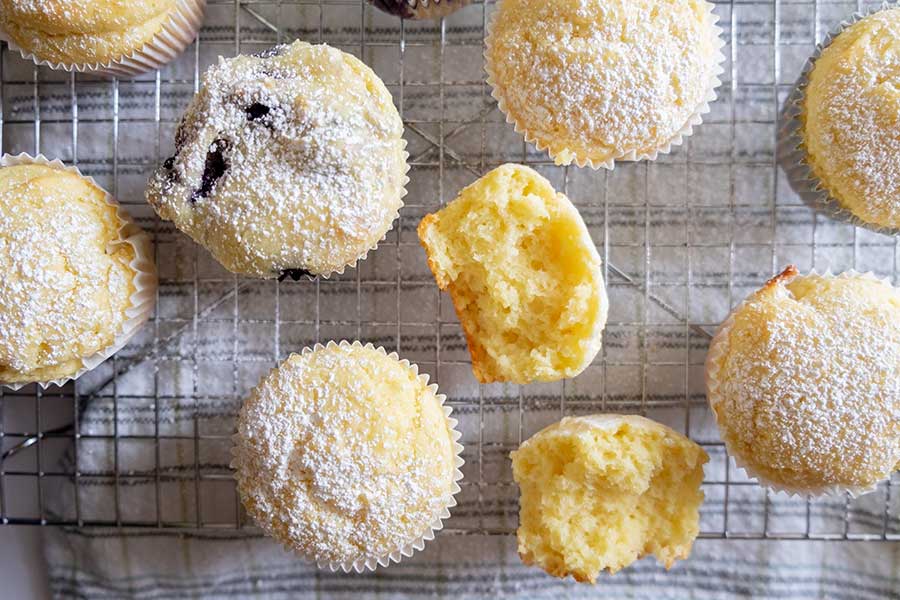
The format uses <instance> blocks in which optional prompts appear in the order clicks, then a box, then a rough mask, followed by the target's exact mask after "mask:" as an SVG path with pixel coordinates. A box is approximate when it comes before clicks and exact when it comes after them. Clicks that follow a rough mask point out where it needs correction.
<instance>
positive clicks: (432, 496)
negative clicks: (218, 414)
mask: <svg viewBox="0 0 900 600" xmlns="http://www.w3.org/2000/svg"><path fill="white" fill-rule="evenodd" d="M436 390H437V388H436V386H433V385H432V386H429V385H427V378H423V377H419V375H418V374H417V370H416V368H415V367H411V366H410V364H409V363H408V362H406V361H400V360H398V359H397V357H396V355H393V354H392V355H386V354H385V353H384V351H383V350H380V349H375V348H373V347H372V346H371V345H367V346H362V345H360V344H359V343H358V342H356V343H354V344H353V345H350V344H348V343H346V342H342V343H341V344H335V343H334V342H331V343H329V344H328V346H327V347H321V346H319V347H317V348H316V349H315V350H309V349H307V350H304V351H303V353H302V354H299V355H298V354H294V355H291V356H290V357H289V358H288V359H287V360H285V361H284V362H283V363H282V364H281V365H280V366H279V367H278V368H277V369H275V370H273V371H272V372H271V373H269V375H267V376H266V377H265V378H263V380H262V381H261V382H260V384H259V385H258V386H257V387H256V389H254V390H253V391H252V392H251V394H250V397H249V398H248V399H247V400H246V401H245V402H244V405H243V407H242V408H241V412H240V416H239V418H238V426H237V435H236V436H235V448H234V463H233V466H234V467H235V468H236V469H237V481H238V489H239V491H240V494H241V498H242V500H243V503H244V506H245V507H246V509H247V512H248V513H249V514H250V515H251V516H252V517H253V518H254V519H255V520H256V522H257V523H258V524H259V525H260V526H261V527H262V528H263V529H264V530H265V531H266V532H267V533H268V534H270V535H272V536H273V537H274V538H275V539H276V540H278V541H279V542H281V543H282V544H284V545H285V546H286V547H287V548H290V549H293V550H296V551H298V552H299V553H301V554H302V555H304V556H306V557H308V558H310V559H313V560H316V561H317V562H320V563H329V564H332V565H335V566H337V565H348V564H351V563H352V564H353V565H354V566H355V567H357V568H359V565H360V564H361V563H364V562H365V561H366V559H370V558H375V559H379V558H384V559H386V558H387V556H388V555H389V554H392V553H394V552H395V551H399V550H400V549H401V548H404V547H405V546H407V545H409V544H413V543H415V542H418V541H419V540H420V539H421V538H422V537H423V536H425V535H426V534H428V533H429V532H430V531H431V527H432V525H433V524H434V523H435V522H436V520H438V519H439V518H441V516H442V513H445V514H446V510H445V509H446V508H447V507H448V506H450V504H451V502H452V494H453V493H455V491H456V490H458V487H457V486H456V484H455V478H456V473H457V471H456V461H457V459H456V457H455V454H456V452H457V450H456V448H455V446H456V445H455V444H454V439H455V437H457V435H458V434H455V433H454V432H453V431H452V429H451V428H452V422H451V420H449V419H448V418H447V416H446V415H445V411H444V408H443V407H442V405H441V402H440V400H439V399H438V397H437V396H436Z"/></svg>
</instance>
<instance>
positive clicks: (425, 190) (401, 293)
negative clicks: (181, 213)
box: [0, 0, 900, 540]
mask: <svg viewBox="0 0 900 600" xmlns="http://www.w3.org/2000/svg"><path fill="white" fill-rule="evenodd" d="M867 7H868V6H867V5H863V4H857V3H854V2H849V3H848V2H826V1H824V0H823V1H817V2H805V1H800V2H794V1H790V2H789V1H788V0H774V1H766V2H757V1H749V2H741V1H738V0H734V1H732V2H718V3H717V4H716V7H715V8H716V13H717V14H718V15H719V16H720V18H721V24H722V26H723V29H724V34H723V35H724V37H725V41H726V42H727V46H726V47H725V52H726V55H727V57H728V61H727V65H726V72H725V75H724V77H723V79H724V80H725V82H724V84H723V86H722V88H721V89H720V98H719V100H718V101H717V102H716V103H715V104H714V106H713V108H712V112H711V113H710V114H709V115H707V116H706V118H705V120H704V124H703V125H702V126H700V128H699V129H698V130H696V132H695V134H694V135H693V136H692V137H691V138H689V139H688V141H687V143H686V144H685V145H684V146H683V147H680V148H677V149H676V150H675V152H673V153H672V154H671V155H668V156H664V157H661V158H660V159H659V160H658V161H656V162H652V163H649V162H643V163H636V164H620V165H619V166H617V167H616V169H615V170H614V171H612V172H607V171H599V172H593V171H589V170H584V169H576V168H560V167H555V166H554V165H553V164H552V163H551V162H550V161H548V160H547V157H546V156H545V155H543V154H542V153H537V152H535V151H534V149H533V148H530V147H528V146H527V145H525V144H524V143H523V142H522V140H521V139H520V137H519V136H518V135H516V134H515V133H514V132H513V131H512V128H511V127H510V126H508V125H506V124H505V123H504V121H503V118H502V115H500V114H499V113H498V111H497V110H496V106H495V103H494V102H493V101H492V99H491V98H490V93H489V90H488V88H487V86H486V85H485V83H484V75H483V71H482V43H483V36H484V29H485V24H486V23H488V20H489V17H490V13H491V11H492V10H493V5H492V4H491V3H487V4H482V3H479V2H476V3H473V4H472V5H470V6H467V7H465V8H464V9H462V10H460V11H459V12H457V13H455V14H454V15H452V16H450V17H448V18H446V19H444V20H441V21H428V22H413V21H406V22H401V21H399V20H398V19H396V18H394V17H391V16H389V15H385V14H383V13H380V12H379V11H377V10H376V9H373V8H372V7H371V6H369V5H368V4H367V3H366V2H358V1H356V0H353V1H347V2H342V1H337V0H335V1H327V2H293V1H288V0H284V1H281V2H263V1H256V0H247V1H241V2H238V1H232V0H211V1H210V3H209V7H208V11H207V17H206V22H205V25H204V28H203V30H202V31H201V34H200V37H199V39H198V41H197V42H195V43H194V44H193V45H192V46H191V47H190V48H189V49H188V51H187V52H186V53H185V54H184V55H183V56H182V57H181V58H180V59H179V60H178V61H176V62H175V63H174V64H173V65H170V66H168V67H166V68H165V69H164V70H162V71H161V72H159V73H151V74H147V75H144V76H141V77H138V78H136V79H134V80H120V81H115V80H113V81H110V80H104V79H101V78H95V77H90V76H83V75H69V74H66V73H60V72H53V71H50V70H47V69H45V68H35V67H34V66H33V65H31V64H30V63H26V62H25V61H23V60H21V59H20V58H19V57H18V55H16V54H14V53H12V52H10V51H9V50H8V49H7V48H5V47H3V48H2V57H0V58H2V60H0V82H2V86H0V109H2V110H0V124H2V127H0V149H2V151H3V152H9V153H18V152H21V151H25V152H29V153H38V152H42V153H44V154H45V155H47V156H49V157H51V158H61V159H63V160H66V161H68V162H70V163H74V164H76V165H78V166H79V167H80V168H81V169H82V170H83V171H84V172H85V173H87V174H90V175H93V176H94V177H95V178H97V179H98V181H100V182H101V184H102V185H105V186H106V187H107V188H108V189H109V190H110V191H112V192H113V193H114V194H115V195H116V196H117V197H118V198H119V199H120V201H121V202H122V203H123V204H125V205H126V206H127V207H128V208H129V210H130V211H131V212H132V214H133V215H135V217H136V218H137V220H138V222H139V223H141V224H142V225H143V226H144V227H145V228H146V229H147V230H148V231H149V232H151V233H152V235H153V238H154V241H155V243H156V255H157V261H158V263H159V267H160V291H159V297H158V308H157V312H156V314H155V318H154V319H153V320H152V321H151V322H149V323H148V324H147V325H146V327H145V328H144V330H143V331H142V333H141V334H140V335H139V336H138V337H137V338H136V339H135V340H134V341H133V342H132V343H130V344H129V345H128V347H126V348H125V349H124V350H122V351H121V352H120V353H119V354H118V355H117V356H116V357H114V358H113V359H111V360H109V361H107V363H105V364H104V365H102V366H101V367H100V368H98V369H97V370H95V371H94V372H92V373H90V374H88V375H86V376H85V377H83V378H82V379H80V380H79V381H78V382H77V384H69V385H67V386H65V387H63V388H61V389H60V388H51V389H49V390H47V391H41V390H39V389H37V388H35V387H34V386H32V387H29V388H24V389H22V390H20V391H18V392H11V391H3V392H0V447H2V452H3V454H2V461H0V522H2V523H4V524H40V525H70V526H134V527H155V528H167V529H173V528H174V529H178V528H190V529H197V528H203V529H205V528H220V529H222V528H226V529H233V528H250V527H252V524H251V523H249V522H248V520H247V519H246V517H245V516H244V514H243V512H242V510H241V507H240V503H239V501H238V499H237V496H236V493H235V490H234V484H233V481H232V476H231V472H230V470H229V468H228V448H229V446H230V434H231V432H232V429H233V424H234V416H235V414H236V412H237V410H238V407H239V405H240V400H241V398H242V397H243V396H244V395H245V394H246V392H247V390H248V389H249V388H250V387H252V386H253V385H254V384H255V382H256V381H257V379H258V377H259V376H260V375H261V374H263V373H264V372H266V371H267V370H268V369H269V368H271V367H272V366H274V365H275V364H276V363H277V361H279V360H280V359H283V358H284V357H286V356H287V355H288V354H289V353H290V352H291V351H296V350H299V349H300V348H302V347H303V346H306V345H310V344H312V343H315V342H324V341H327V340H330V339H342V338H347V339H361V340H364V341H371V342H373V343H375V344H376V345H383V346H385V347H386V348H388V349H389V350H396V351H398V352H399V353H400V354H401V356H404V357H406V358H409V359H410V360H412V361H414V362H417V363H418V364H419V365H420V367H421V369H422V370H423V371H425V372H427V373H430V374H431V375H432V376H433V377H434V378H436V381H437V382H438V383H439V385H440V386H441V389H442V391H443V392H444V393H446V394H447V395H448V397H449V399H450V403H451V404H452V405H453V407H454V409H455V411H456V413H457V416H458V417H459V418H460V427H461V429H462V430H463V439H462V440H461V441H462V442H463V443H464V444H465V447H466V450H465V454H464V458H465V460H466V466H465V480H464V481H463V482H462V488H463V491H462V493H461V494H460V496H459V497H458V499H459V503H460V505H459V507H458V508H457V509H456V510H455V511H454V513H453V518H452V519H451V520H450V521H449V522H448V523H447V528H446V529H445V531H444V532H443V533H442V535H444V534H447V533H451V534H454V533H455V534H510V533H513V532H514V531H515V527H516V513H517V509H518V507H517V491H516V488H515V485H514V483H513V482H512V477H511V472H510V465H509V460H508V454H509V451H510V450H512V449H514V448H515V447H516V446H517V445H518V443H519V442H520V441H521V440H522V439H524V438H526V437H528V436H529V435H531V434H533V433H534V432H536V431H537V430H538V429H540V428H541V427H543V426H544V425H546V424H548V423H550V422H553V421H555V420H556V419H558V418H560V417H561V416H562V415H565V414H576V413H590V412H599V411H608V412H627V413H640V414H645V415H648V416H650V417H651V418H654V419H657V420H660V421H663V422H665V423H667V424H669V425H671V426H673V427H675V428H676V429H678V430H680V431H682V432H684V433H686V434H688V435H689V436H691V437H692V438H693V439H695V440H696V441H697V442H699V443H700V444H702V445H703V447H704V448H705V449H706V450H707V452H708V453H709V454H710V456H711V462H710V464H709V465H708V466H707V469H706V478H705V481H704V491H705V492H706V497H707V500H706V503H705V504H704V507H703V509H702V514H701V529H702V532H701V536H703V537H709V538H738V539H763V538H778V539H783V538H790V539H854V540H897V539H900V489H898V484H900V478H898V476H897V475H895V476H894V478H893V481H891V482H886V483H882V484H881V485H880V486H879V487H878V489H877V490H876V491H875V492H873V493H871V494H868V495H866V496H863V497H861V498H859V499H855V500H854V499H851V498H849V497H839V498H828V499H824V500H808V499H802V498H789V497H787V496H782V495H780V494H773V493H770V492H767V491H766V490H764V489H762V488H760V487H759V486H757V485H756V484H755V483H753V482H752V481H748V480H747V479H745V478H744V477H743V475H742V473H741V472H740V471H738V470H736V469H735V468H734V467H733V465H732V464H731V463H730V461H729V460H728V457H727V456H726V453H725V451H724V447H723V446H722V444H721V442H720V441H719V439H718V436H717V433H716V429H715V426H714V423H713V420H712V418H711V415H710V412H709V410H708V409H707V407H706V403H705V397H704V393H703V359H704V355H705V352H706V347H707V344H708V341H709V338H710V334H711V333H712V332H713V331H714V329H715V327H716V325H717V323H718V322H719V321H720V320H721V319H722V318H723V317H724V316H725V315H726V314H727V312H728V309H729V307H731V306H733V305H734V304H736V303H737V302H739V301H740V300H741V299H742V298H743V297H744V296H745V295H746V294H747V293H748V292H750V291H751V290H753V289H755V288H757V287H759V286H760V285H761V284H762V282H763V281H764V280H765V279H767V278H768V277H769V276H770V275H772V274H773V273H774V272H776V271H777V270H779V269H780V268H781V267H782V266H784V265H785V264H787V263H795V264H797V265H799V267H800V268H801V269H810V268H817V269H819V270H823V269H826V268H831V269H832V270H835V271H840V270H844V269H849V268H855V269H857V270H860V271H866V270H872V271H874V272H875V273H876V274H878V275H880V276H884V277H890V278H891V279H892V280H893V282H894V283H895V284H896V283H897V282H898V269H897V263H898V258H900V247H898V243H897V240H896V239H895V238H890V237H886V236H881V235H877V234H874V233H871V232H869V231H866V230H864V229H857V228H854V227H853V226H851V225H847V224H841V223H836V222H834V221H831V220H829V219H828V218H826V217H823V216H818V215H816V213H815V212H814V211H813V210H812V209H811V208H809V207H808V206H807V205H806V204H805V203H804V202H803V201H802V199H801V197H800V196H799V195H798V194H797V193H796V192H795V191H794V190H793V189H792V187H791V184H790V182H788V181H787V180H786V178H785V175H784V172H783V171H782V169H781V167H780V166H779V164H778V156H777V153H776V147H777V144H778V141H779V140H778V135H779V134H778V129H779V115H780V113H781V111H782V109H783V105H784V102H785V99H786V98H787V97H788V95H789V94H790V92H791V90H792V89H793V86H794V83H795V80H796V78H797V76H798V75H799V73H800V71H801V68H802V65H803V63H804V61H805V60H806V59H807V57H808V56H809V55H810V54H811V53H812V52H813V49H814V46H815V43H816V41H817V40H821V39H822V38H823V37H824V35H825V33H826V32H827V31H828V30H829V29H830V28H831V27H832V26H833V25H834V24H836V23H837V22H839V21H840V20H841V19H844V18H846V17H847V16H849V15H850V14H852V13H853V12H855V11H858V10H862V9H865V8H867ZM295 38H300V39H304V40H307V41H312V42H327V43H329V44H332V45H334V46H337V47H339V48H341V49H343V50H346V51H348V52H352V53H353V54H355V55H357V56H359V57H360V58H362V59H363V60H364V61H365V62H366V63H367V64H369V65H370V66H372V67H373V68H374V69H375V70H376V72H378V73H379V75H380V76H381V77H382V78H383V79H384V81H385V82H386V84H387V85H388V88H389V89H390V90H391V92H392V94H393V95H394V99H395V101H396V103H397V106H398V108H399V110H400V111H401V114H402V116H403V118H404V122H405V124H406V136H407V139H408V141H409V150H410V155H411V156H410V164H411V171H410V177H411V181H410V184H409V195H408V196H407V198H406V206H405V208H404V209H403V211H402V212H401V217H400V221H399V223H398V224H396V226H395V228H394V230H393V231H392V232H391V233H390V234H389V235H388V238H387V239H386V240H385V241H384V242H383V243H382V244H381V245H380V247H379V248H378V250H377V251H376V252H374V253H371V254H370V255H369V257H368V258H367V259H366V260H365V261H363V262H362V263H360V266H359V268H357V269H349V270H348V271H347V272H346V273H345V274H343V275H342V276H337V277H334V278H332V279H330V280H319V281H315V282H307V281H303V282H289V281H288V282H282V283H278V282H260V281H251V280H245V279H241V278H236V277H234V276H232V275H230V274H228V273H227V272H225V271H223V270H222V269H221V267H219V266H218V265H217V264H216V263H215V261H214V260H212V259H211V258H210V257H209V256H208V255H207V254H206V252H205V251H203V250H202V249H199V248H198V247H197V246H196V245H194V244H192V243H191V242H190V241H189V240H188V239H187V238H185V236H183V235H182V234H180V233H178V232H177V231H174V230H173V229H172V228H171V226H169V225H168V224H166V223H162V222H160V221H159V220H158V219H156V218H155V216H154V215H153V213H152V211H150V210H149V209H148V207H147V206H146V205H145V203H144V200H143V188H144V185H145V183H146V180H147V177H148V175H149V173H150V172H151V171H152V169H153V168H155V166H156V165H157V164H158V163H159V162H160V160H161V159H162V158H164V157H165V156H167V155H168V154H170V153H171V152H170V149H171V144H172V138H173V131H174V128H175V126H176V125H177V122H178V119H179V117H180V115H181V112H182V111H183V109H184V107H185V105H186V104H187V102H188V101H189V99H190V97H191V95H192V94H193V92H194V91H195V90H196V89H197V87H198V78H199V75H200V74H201V73H202V72H203V70H204V69H205V68H206V67H207V66H208V65H209V64H211V63H212V62H213V61H214V60H216V57H217V56H219V55H224V56H231V55H234V54H236V53H240V52H255V51H259V50H262V49H264V48H266V47H269V46H271V45H273V44H275V43H280V42H287V41H292V40H293V39H295ZM507 161H517V162H523V163H527V164H529V165H532V166H534V167H535V168H537V169H538V170H540V171H541V172H542V173H544V174H545V175H546V176H548V177H549V178H550V179H551V180H552V181H553V182H554V184H555V185H556V186H557V187H558V188H560V189H563V190H564V191H565V192H566V193H567V194H568V195H569V196H570V197H571V198H572V199H573V201H574V202H575V203H576V205H577V206H578V207H579V209H580V211H581V213H582V215H583V216H584V218H585V221H586V222H587V224H588V227H589V229H590V231H591V233H592V235H593V236H594V240H595V242H596V244H597V246H598V248H599V250H600V252H601V255H602V256H603V259H604V275H605V277H606V282H607V285H608V288H609V294H610V302H611V309H610V319H609V324H608V326H607V328H606V332H605V339H604V347H603V350H602V352H601V354H600V355H599V356H598V357H597V359H596V361H595V362H594V364H592V365H591V366H590V367H589V368H588V369H587V370H586V371H585V373H584V374H582V375H581V376H579V377H577V378H575V379H572V380H568V381H564V382H559V383H554V384H541V385H531V386H514V385H486V386H482V385H478V384H477V383H476V382H475V380H474V379H473V377H472V375H471V369H470V364H469V357H468V353H467V352H466V347H465V340H464V337H463V336H462V334H461V330H460V327H459V325H458V323H457V321H456V318H455V316H454V314H453V308H452V305H451V303H450V301H449V299H448V298H447V297H446V296H442V295H441V293H440V292H439V291H438V289H437V287H436V286H435V285H434V282H433V280H432V278H431V275H430V273H429V271H428V269H427V266H426V264H425V260H424V253H423V252H422V250H421V249H420V248H419V245H418V242H417V239H416V236H415V226H416V224H417V223H418V220H419V219H420V218H421V216H422V215H424V214H426V213H428V212H432V211H433V210H435V209H437V208H438V207H439V206H440V205H441V204H442V203H445V202H447V201H449V200H451V199H452V198H453V197H454V195H455V193H456V192H457V191H458V190H459V189H460V188H461V187H462V186H463V185H465V184H467V183H469V182H471V181H473V180H474V179H475V178H476V177H477V176H479V175H481V174H483V173H484V172H486V171H487V170H489V169H490V168H492V167H494V166H496V165H498V164H500V163H503V162H507Z"/></svg>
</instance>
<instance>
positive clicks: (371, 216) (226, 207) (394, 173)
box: [147, 41, 407, 278]
mask: <svg viewBox="0 0 900 600" xmlns="http://www.w3.org/2000/svg"><path fill="white" fill-rule="evenodd" d="M402 136H403V123H402V122H401V121H400V115H399V114H398V113H397V109H396V108H394V104H393V101H392V100H391V95H390V93H389V92H388V91H387V89H386V88H385V87H384V84H383V83H382V82H381V80H380V79H378V76H377V75H375V73H374V72H373V71H372V70H371V69H369V68H368V67H367V66H366V65H365V64H363V63H362V62H360V61H359V60H358V59H356V58H354V57H353V56H351V55H350V54H347V53H345V52H341V51H340V50H337V49H335V48H331V47H329V46H326V45H324V44H322V45H316V46H314V45H310V44H307V43H305V42H299V41H298V42H294V43H293V44H291V45H289V46H279V47H276V48H273V49H272V50H270V51H267V52H265V53H263V54H261V55H258V56H238V57H236V58H232V59H227V60H226V59H221V60H220V61H219V64H217V65H215V66H213V67H211V68H210V69H209V71H208V72H207V73H206V75H205V76H204V77H203V85H202V87H201V89H200V92H199V93H198V94H197V95H196V97H195V98H194V100H193V101H192V102H191V105H190V106H189V107H188V109H187V112H186V113H185V116H184V118H183V120H182V122H181V125H180V126H179V128H178V131H177V133H176V137H175V150H176V153H175V155H174V156H172V157H171V158H169V159H168V160H166V161H165V163H164V164H163V165H162V166H161V167H160V168H159V170H157V172H156V173H155V174H154V175H153V177H152V178H151V180H150V185H149V188H148V190H147V199H148V201H149V202H150V204H152V205H153V207H154V208H155V209H156V212H157V213H159V216H160V217H162V218H163V219H166V220H169V221H173V222H174V223H175V225H176V227H178V228H179V229H181V230H182V231H184V232H185V233H186V234H188V235H189V236H191V237H192V238H193V239H194V240H195V241H197V242H198V243H200V244H202V245H203V246H205V247H206V248H207V249H209V251H210V252H212V254H213V256H215V257H216V259H218V260H219V262H221V263H222V265H224V266H225V267H226V268H227V269H228V270H230V271H233V272H235V273H242V274H245V275H250V276H253V277H262V278H273V277H279V276H282V277H283V276H285V275H291V276H294V277H297V276H300V275H301V274H309V275H325V276H327V275H329V274H331V273H333V272H343V270H344V268H345V267H346V266H350V265H354V264H355V263H356V261H357V260H359V259H361V258H363V257H365V255H366V254H367V253H368V251H369V250H370V249H372V248H374V247H375V246H376V245H377V244H378V242H379V241H380V240H381V239H383V238H384V236H385V234H386V233H387V231H388V230H389V229H390V227H391V224H392V223H393V221H394V219H395V218H396V217H397V215H398V211H399V209H400V207H401V206H402V204H403V203H402V200H401V198H402V197H403V195H404V194H405V193H406V192H405V189H404V186H405V184H406V181H407V178H406V171H407V165H406V151H405V150H404V147H405V144H406V143H405V142H404V140H403V137H402Z"/></svg>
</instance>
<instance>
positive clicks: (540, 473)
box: [511, 414, 709, 583]
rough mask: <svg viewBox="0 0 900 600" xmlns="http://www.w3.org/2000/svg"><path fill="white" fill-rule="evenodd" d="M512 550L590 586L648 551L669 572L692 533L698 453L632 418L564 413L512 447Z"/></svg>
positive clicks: (679, 438)
mask: <svg viewBox="0 0 900 600" xmlns="http://www.w3.org/2000/svg"><path fill="white" fill-rule="evenodd" d="M511 458H512V464H513V477H514V478H515V480H516V483H518V484H519V489H520V490H521V497H520V500H519V503H520V507H521V509H520V512H519V529H518V531H517V537H518V543H519V556H520V557H521V558H522V561H523V562H525V564H529V565H531V564H533V565H536V566H539V567H541V568H542V569H544V570H545V571H547V572H548V573H549V574H551V575H553V576H555V577H567V576H569V575H571V576H572V577H574V578H575V579H576V580H577V581H580V582H590V583H595V582H596V579H597V575H598V574H599V573H600V571H602V570H604V569H606V570H608V571H609V572H610V573H615V572H616V571H618V570H620V569H622V568H624V567H626V566H628V565H630V564H631V563H633V562H634V561H636V560H638V559H639V558H641V557H643V556H646V555H649V554H652V555H654V556H655V557H656V559H657V560H658V561H659V562H660V563H662V564H663V565H665V567H666V568H667V569H668V568H670V567H671V566H672V565H673V564H674V563H675V561H676V560H678V559H684V558H687V557H688V555H689V554H690V551H691V546H692V545H693V542H694V539H695V538H696V537H697V534H698V533H699V531H700V527H699V507H700V504H701V503H702V502H703V492H702V491H701V489H700V485H701V483H702V481H703V465H704V464H705V463H706V462H707V461H708V460H709V457H708V456H707V455H706V452H704V451H703V449H702V448H701V447H700V446H698V445H697V444H695V443H694V442H692V441H691V440H689V439H687V438H686V437H684V436H683V435H681V434H679V433H677V432H675V431H673V430H672V429H669V428H668V427H666V426H664V425H661V424H659V423H656V422H654V421H651V420H650V419H645V418H644V417H639V416H634V415H630V416H622V415H606V414H603V415H590V416H585V417H574V418H572V417H567V418H564V419H563V420H562V421H560V422H558V423H555V424H553V425H551V426H549V427H547V428H545V429H543V430H541V431H540V432H538V433H537V434H535V435H534V436H532V437H531V438H529V439H528V440H527V441H525V442H524V443H523V444H522V445H521V446H520V447H519V449H518V450H516V451H514V452H513V453H512V456H511Z"/></svg>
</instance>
